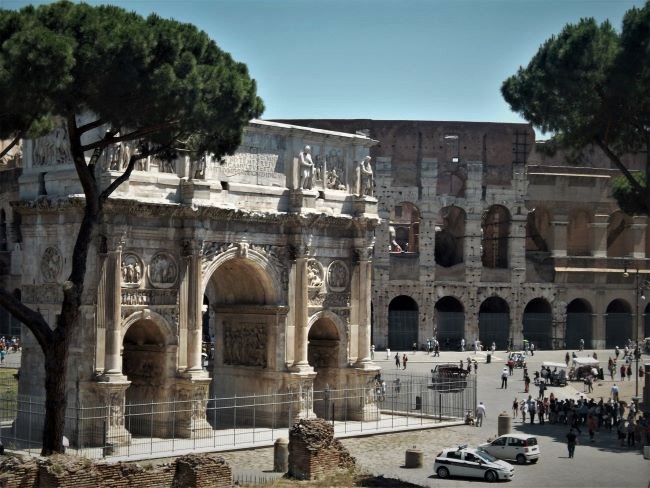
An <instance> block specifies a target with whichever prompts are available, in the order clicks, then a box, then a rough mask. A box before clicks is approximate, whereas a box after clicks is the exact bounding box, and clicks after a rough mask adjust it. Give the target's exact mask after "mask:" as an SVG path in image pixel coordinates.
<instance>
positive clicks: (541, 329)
mask: <svg viewBox="0 0 650 488" xmlns="http://www.w3.org/2000/svg"><path fill="white" fill-rule="evenodd" d="M523 326H524V327H523V333H524V339H527V340H528V341H530V342H532V343H533V344H535V348H536V349H552V347H553V312H552V309H551V304H550V303H548V302H547V301H546V300H545V299H544V298H533V299H532V300H531V301H530V302H528V305H526V308H525V309H524V317H523Z"/></svg>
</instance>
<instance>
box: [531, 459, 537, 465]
mask: <svg viewBox="0 0 650 488" xmlns="http://www.w3.org/2000/svg"><path fill="white" fill-rule="evenodd" d="M537 461H539V459H531V460H530V464H535V463H536V462H537Z"/></svg>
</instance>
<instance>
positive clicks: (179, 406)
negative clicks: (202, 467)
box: [174, 371, 212, 439]
mask: <svg viewBox="0 0 650 488" xmlns="http://www.w3.org/2000/svg"><path fill="white" fill-rule="evenodd" d="M187 373H189V374H190V375H191V374H192V373H194V372H187ZM187 373H186V374H187ZM196 373H197V374H199V375H200V373H205V374H204V375H200V377H197V376H194V377H187V376H185V377H183V378H180V379H178V380H177V381H176V385H175V386H176V402H175V405H176V411H175V415H174V434H175V435H176V437H179V438H182V439H198V438H203V437H210V436H212V426H211V425H210V424H209V423H208V421H207V419H206V414H207V410H206V409H207V405H208V390H209V386H210V381H211V380H210V378H209V377H208V374H207V372H205V371H202V372H199V371H197V372H196Z"/></svg>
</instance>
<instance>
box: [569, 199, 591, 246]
mask: <svg viewBox="0 0 650 488" xmlns="http://www.w3.org/2000/svg"><path fill="white" fill-rule="evenodd" d="M592 222H593V214H592V213H591V212H588V211H587V210H584V209H578V210H574V211H572V212H571V213H570V214H569V225H568V227H567V247H566V251H567V255H568V256H590V255H591V250H592V243H593V234H592V230H591V224H592Z"/></svg>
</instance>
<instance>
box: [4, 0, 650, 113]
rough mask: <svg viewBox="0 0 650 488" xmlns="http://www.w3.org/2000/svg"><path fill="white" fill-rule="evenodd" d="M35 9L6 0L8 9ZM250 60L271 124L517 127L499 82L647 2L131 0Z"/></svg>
mask: <svg viewBox="0 0 650 488" xmlns="http://www.w3.org/2000/svg"><path fill="white" fill-rule="evenodd" d="M29 3H42V2H23V1H19V0H0V7H3V8H19V7H22V6H24V5H26V4H29ZM88 3H93V4H94V3H113V4H115V5H120V6H122V7H124V8H126V9H128V10H135V11H137V12H138V13H140V14H143V15H146V14H149V13H151V12H156V13H158V14H159V15H161V16H163V17H169V18H174V19H177V20H180V21H183V22H190V23H193V24H195V25H197V26H198V27H199V28H200V29H202V30H205V31H206V32H208V33H209V34H210V36H211V37H212V38H213V39H214V40H215V41H216V42H217V44H219V46H220V47H221V48H222V49H224V50H226V51H228V52H230V53H231V54H232V55H233V57H234V58H235V59H237V60H238V61H242V62H244V63H246V64H247V65H248V67H249V70H250V73H251V75H252V76H253V77H254V78H255V79H256V80H257V84H258V91H259V94H260V95H261V97H262V98H263V99H264V102H265V105H266V112H265V113H264V116H263V117H264V118H269V119H272V118H373V119H417V120H465V121H494V122H520V121H521V119H520V118H519V117H518V116H517V114H514V113H512V112H511V111H510V109H509V107H508V106H507V104H506V103H505V102H504V101H503V99H502V97H501V94H500V91H499V88H500V86H501V82H502V81H503V80H504V79H505V78H507V77H508V76H509V75H511V74H513V73H514V72H515V71H516V70H517V68H518V67H519V66H520V65H525V64H527V63H528V60H529V59H530V58H531V57H532V55H533V54H534V53H535V52H536V50H537V48H538V47H539V45H540V44H541V43H542V42H543V41H544V40H545V39H547V38H548V37H550V36H551V35H552V34H554V33H557V32H559V31H560V30H561V29H562V27H563V26H564V25H565V24H566V23H570V22H576V21H578V20H579V19H580V18H581V17H595V18H596V19H597V20H599V21H604V20H606V19H609V20H610V22H611V23H612V24H613V25H614V26H615V27H616V28H619V27H620V24H621V19H622V17H623V14H624V13H625V11H626V10H628V9H629V8H631V7H633V6H635V5H636V6H641V5H642V4H643V1H642V0H428V1H426V0H131V1H113V2H93V1H91V2H88Z"/></svg>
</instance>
